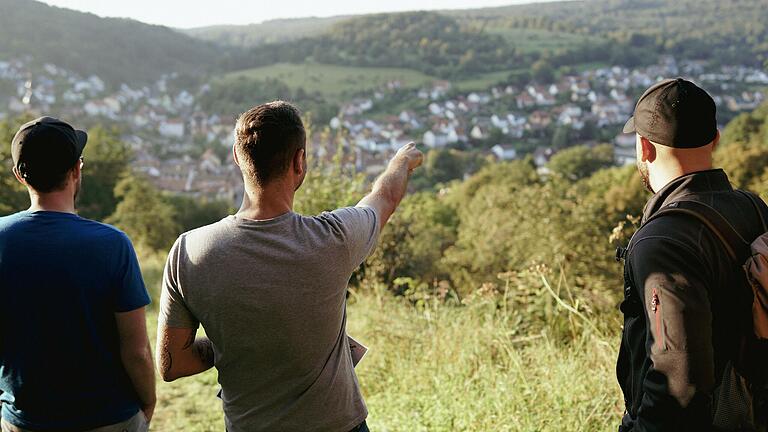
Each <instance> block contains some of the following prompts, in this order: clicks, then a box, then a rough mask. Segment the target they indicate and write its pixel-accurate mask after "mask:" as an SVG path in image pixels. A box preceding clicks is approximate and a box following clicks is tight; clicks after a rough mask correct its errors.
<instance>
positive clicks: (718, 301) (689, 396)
mask: <svg viewBox="0 0 768 432" xmlns="http://www.w3.org/2000/svg"><path fill="white" fill-rule="evenodd" d="M684 200H685V201H688V200H692V201H700V202H703V203H705V204H708V205H709V206H711V207H713V208H714V209H715V210H717V211H718V212H720V213H721V214H722V215H723V216H725V218H726V219H727V220H728V221H729V222H730V223H731V224H732V225H733V226H734V228H736V230H737V231H739V233H740V234H741V235H742V237H744V238H745V239H748V240H749V241H750V242H751V241H752V240H753V239H755V238H757V237H758V236H759V235H760V234H762V223H761V221H760V219H759V217H761V216H762V217H764V218H767V219H768V207H766V206H765V204H764V203H762V201H760V203H761V207H762V209H761V211H762V213H763V214H762V215H759V214H758V212H757V211H756V210H755V207H754V205H753V204H752V202H751V201H750V200H749V198H747V197H745V196H744V195H742V194H741V193H739V192H737V191H735V190H734V189H733V188H732V187H731V185H730V182H729V181H728V177H727V176H726V174H725V172H723V171H722V170H709V171H702V172H697V173H692V174H688V175H685V176H682V177H680V178H678V179H676V180H674V181H672V182H671V183H670V184H668V185H667V186H665V187H664V189H662V190H661V191H659V192H658V193H656V194H655V195H654V196H653V197H652V198H651V200H650V201H649V202H648V204H647V205H646V207H645V210H644V214H643V224H642V225H641V227H640V229H639V230H638V231H637V232H636V233H635V235H634V236H633V237H632V240H631V241H630V244H629V247H628V248H627V250H626V251H625V253H624V254H623V256H624V257H625V261H624V280H625V282H624V301H623V302H622V304H621V311H622V312H623V313H624V331H623V334H622V344H621V350H620V353H619V359H618V364H617V367H616V371H617V375H618V379H619V384H620V385H621V388H622V391H623V392H624V401H625V404H626V413H625V415H624V418H623V420H622V425H621V427H620V428H619V430H620V431H622V432H624V431H627V432H628V431H632V432H640V431H643V432H645V431H665V432H668V431H708V430H711V429H712V410H713V402H712V400H713V395H712V394H713V390H714V389H715V387H716V386H717V385H718V383H719V382H720V379H721V377H722V376H723V372H724V370H725V367H726V365H727V364H728V363H729V361H732V360H734V359H735V357H736V354H737V351H738V348H739V335H741V334H743V333H742V332H743V331H745V330H749V326H750V325H751V301H752V293H751V291H748V289H747V287H745V286H744V285H743V284H740V283H739V282H737V281H736V280H735V278H736V277H737V276H735V275H737V271H736V266H735V264H734V262H733V261H732V259H730V258H729V256H728V255H727V253H726V251H725V249H724V247H723V245H722V243H721V242H720V240H719V239H718V238H717V237H715V235H714V234H713V233H712V232H711V231H710V230H709V229H708V228H707V227H706V226H704V224H702V223H701V222H700V221H698V220H697V219H695V218H694V217H692V216H688V215H678V214H674V215H666V216H662V217H659V218H657V219H654V220H652V221H650V223H647V224H646V223H645V222H646V221H648V220H649V219H650V218H651V217H652V216H653V215H654V214H655V213H656V212H658V211H659V210H660V209H663V208H665V207H667V206H669V205H670V204H671V203H673V202H677V201H684Z"/></svg>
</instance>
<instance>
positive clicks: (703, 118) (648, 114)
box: [624, 78, 717, 148]
mask: <svg viewBox="0 0 768 432" xmlns="http://www.w3.org/2000/svg"><path fill="white" fill-rule="evenodd" d="M716 112H717V109H716V107H715V101H714V100H713V99H712V96H710V95H709V94H708V93H707V92H706V91H704V89H702V88H701V87H698V86H697V85H696V84H694V83H692V82H690V81H687V80H684V79H683V78H675V79H668V80H664V81H661V82H658V83H656V84H654V85H653V86H651V88H649V89H648V90H646V91H645V93H643V95H642V96H640V100H638V101H637V105H636V106H635V113H634V115H633V116H632V117H630V118H629V121H627V124H625V125H624V133H632V132H637V133H638V134H640V135H642V136H644V137H646V138H648V139H649V140H651V141H653V142H655V143H657V144H661V145H664V146H667V147H675V148H697V147H702V146H705V145H707V144H709V143H711V142H712V141H713V140H714V139H715V136H716V135H717V120H716Z"/></svg>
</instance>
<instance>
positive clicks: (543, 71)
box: [531, 59, 555, 84]
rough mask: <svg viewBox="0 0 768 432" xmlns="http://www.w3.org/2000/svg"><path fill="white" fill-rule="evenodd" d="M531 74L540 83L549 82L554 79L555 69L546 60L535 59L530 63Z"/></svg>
mask: <svg viewBox="0 0 768 432" xmlns="http://www.w3.org/2000/svg"><path fill="white" fill-rule="evenodd" d="M531 74H532V75H533V79H534V80H536V82H538V83H540V84H547V83H551V82H553V81H554V80H555V70H554V69H553V68H552V64H551V63H550V62H549V61H547V60H543V59H542V60H537V61H536V62H535V63H534V64H533V65H531Z"/></svg>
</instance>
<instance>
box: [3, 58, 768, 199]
mask: <svg viewBox="0 0 768 432" xmlns="http://www.w3.org/2000/svg"><path fill="white" fill-rule="evenodd" d="M33 69H34V70H39V72H38V73H35V74H34V75H32V74H31V73H30V72H29V71H30V70H33ZM678 75H682V76H686V77H690V78H692V79H693V80H695V81H697V82H699V83H701V84H702V85H703V86H704V87H705V88H706V89H708V90H709V91H710V92H712V93H713V95H714V97H715V101H716V103H717V104H718V107H719V109H720V110H727V111H731V112H739V111H745V110H752V109H754V108H756V107H757V106H758V105H759V104H760V103H761V102H762V101H763V99H764V97H765V96H764V94H763V93H762V91H761V89H762V88H763V87H764V86H768V74H766V73H765V72H764V71H761V70H757V69H753V68H747V67H743V66H728V67H723V68H721V69H720V70H717V71H711V70H706V69H705V67H704V66H703V64H702V63H699V62H679V63H678V62H676V61H675V60H674V59H672V58H665V59H663V60H662V61H661V62H660V63H659V64H657V65H652V66H649V67H642V68H637V69H627V68H622V67H603V68H593V69H589V70H584V71H582V72H579V73H573V74H564V75H563V76H562V77H561V78H560V79H559V80H557V82H552V83H547V84H536V83H530V84H527V85H522V86H512V85H503V86H496V87H493V88H491V89H489V90H488V91H485V92H468V93H463V92H459V91H456V90H454V89H453V88H452V85H451V83H450V82H448V81H435V82H433V83H432V84H431V86H429V87H425V88H418V89H407V86H406V84H407V83H401V82H398V81H394V82H390V83H387V85H385V86H383V87H382V88H380V89H379V90H377V91H375V92H373V94H369V95H360V96H359V97H357V98H355V99H354V100H350V101H347V102H346V103H343V104H342V105H341V107H340V110H339V114H338V115H337V116H336V117H334V118H333V119H332V120H331V121H330V123H329V124H328V127H329V129H330V130H331V131H332V132H336V133H335V134H332V135H336V136H338V137H341V139H342V142H343V144H344V146H345V148H347V149H348V150H349V152H348V153H349V154H350V155H351V158H350V162H351V163H354V166H355V168H356V169H357V170H358V171H360V172H365V173H366V174H368V175H370V176H374V175H376V174H378V173H379V172H381V171H382V170H383V168H384V166H385V164H386V161H387V160H388V159H389V158H390V157H391V156H392V154H393V152H395V151H396V150H397V149H398V148H399V147H400V146H402V145H404V144H405V143H407V142H409V141H417V142H422V143H423V144H424V145H425V146H427V147H429V148H433V149H438V148H445V147H457V148H463V149H469V150H476V151H481V152H484V153H488V154H489V155H493V156H494V157H496V158H498V159H500V160H511V159H515V158H518V157H521V156H523V155H524V154H526V153H531V154H532V155H533V157H534V161H535V163H536V164H537V165H538V166H539V167H540V168H542V169H544V166H545V164H546V162H547V160H548V158H549V157H551V156H552V155H553V154H554V153H555V152H556V150H557V149H556V148H553V146H551V145H550V142H551V140H549V139H541V137H545V138H546V137H547V136H548V135H547V133H549V134H551V131H552V130H553V128H554V129H557V128H564V129H568V130H572V131H576V132H579V131H583V130H584V128H592V129H595V130H596V131H597V132H598V133H596V134H595V133H592V135H598V136H600V137H601V138H602V142H605V141H612V142H613V144H614V147H615V157H616V162H617V164H628V163H633V162H634V154H635V150H634V138H633V137H632V136H625V135H621V134H618V132H619V130H620V128H621V125H623V123H624V122H625V121H626V119H627V117H628V116H629V115H630V114H631V112H632V110H633V107H634V98H636V97H637V94H638V92H640V91H642V89H644V88H646V87H648V86H649V85H651V84H652V83H653V82H655V81H657V80H658V79H660V78H662V77H671V76H678ZM175 79H176V76H175V75H167V76H164V77H163V78H162V79H160V80H159V81H157V82H155V83H154V84H152V85H147V86H140V87H132V86H130V85H129V84H122V85H120V86H119V88H118V89H117V91H110V90H109V89H108V86H107V85H106V84H105V83H104V81H103V80H102V79H100V78H99V77H97V76H90V77H81V76H78V75H77V74H74V73H72V72H70V71H67V70H64V69H62V68H59V67H57V66H56V65H52V64H46V65H44V67H42V68H37V67H36V68H33V67H32V66H31V65H29V64H28V63H27V62H25V61H23V60H16V61H11V62H0V90H1V89H7V91H6V92H5V93H7V94H5V93H3V92H2V91H0V119H2V118H6V117H11V116H15V115H20V114H23V113H30V114H32V115H35V114H43V113H45V114H53V115H56V116H60V117H63V118H66V119H68V120H70V121H72V122H74V123H75V124H82V123H86V124H88V121H89V120H88V119H91V120H90V121H91V122H93V121H94V119H95V120H98V121H101V122H105V123H108V124H115V125H117V126H119V127H120V130H121V131H123V139H124V140H125V142H127V143H129V145H130V146H131V148H132V150H133V151H134V153H135V162H134V164H133V166H134V168H135V169H136V170H137V171H139V172H142V173H145V174H146V175H147V176H148V177H149V178H150V179H151V180H152V181H153V183H154V184H155V185H156V186H157V187H159V188H160V189H163V190H167V191H171V192H176V193H182V194H187V195H191V196H205V197H208V198H213V199H223V200H227V201H231V202H235V201H236V200H237V199H238V197H239V195H240V194H241V189H242V187H241V182H240V178H239V173H238V172H237V171H236V168H235V167H234V164H232V163H231V155H230V148H231V145H232V131H233V127H234V120H235V115H236V113H231V114H230V115H228V116H222V115H220V114H217V113H206V112H203V111H202V109H201V108H200V105H199V103H198V98H199V97H200V95H201V94H204V93H205V92H206V91H208V89H209V87H208V86H207V85H203V86H201V87H200V88H197V89H179V88H178V86H176V85H175ZM396 92H410V93H411V95H410V97H412V99H413V100H415V101H418V103H416V104H413V105H414V106H417V107H418V108H416V109H411V110H402V111H401V112H394V113H389V114H386V115H371V113H374V112H375V110H376V107H377V105H378V104H380V103H382V101H385V100H386V99H387V97H388V95H390V94H393V93H396ZM3 98H5V99H3ZM257 102H260V101H258V100H255V101H254V103H257ZM296 102H297V103H298V104H299V105H300V104H301V101H296ZM328 136H329V134H321V133H316V134H314V136H313V137H312V138H311V139H312V142H311V147H310V149H311V151H312V152H313V153H314V155H315V156H316V157H320V158H324V157H329V156H330V154H331V153H332V152H333V150H332V146H333V145H334V144H333V143H331V142H327V141H329V139H328V138H327V137H328ZM606 137H607V139H606ZM530 142H533V143H535V144H536V145H535V147H531V145H530ZM597 142H598V139H595V138H590V139H587V140H576V141H574V142H568V143H567V145H575V144H593V143H597ZM522 143H529V145H522Z"/></svg>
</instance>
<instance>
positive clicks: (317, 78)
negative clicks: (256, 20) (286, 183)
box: [222, 63, 434, 100]
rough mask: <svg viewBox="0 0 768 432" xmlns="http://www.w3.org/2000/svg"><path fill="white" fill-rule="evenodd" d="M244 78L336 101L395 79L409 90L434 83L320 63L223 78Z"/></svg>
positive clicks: (405, 72)
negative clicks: (275, 82) (276, 82)
mask: <svg viewBox="0 0 768 432" xmlns="http://www.w3.org/2000/svg"><path fill="white" fill-rule="evenodd" d="M241 76H244V77H247V78H252V79H266V78H274V79H279V80H280V81H283V82H284V83H286V84H287V85H288V86H289V87H291V88H299V87H301V88H303V89H304V90H306V91H307V92H310V93H314V92H319V93H321V94H323V95H324V96H325V97H327V98H329V99H332V100H337V99H339V98H342V97H344V96H350V95H354V94H356V93H360V92H363V91H367V90H373V89H376V88H379V87H381V86H382V85H384V84H386V83H387V82H390V81H394V80H400V81H401V82H402V84H403V86H405V87H414V88H415V87H419V86H421V85H423V84H424V83H428V82H430V81H433V80H434V78H432V77H430V76H429V75H425V74H423V73H421V72H417V71H414V70H410V69H398V68H366V67H352V66H334V65H324V64H318V63H305V64H288V63H280V64H275V65H271V66H265V67H260V68H255V69H248V70H244V71H238V72H233V73H230V74H228V75H225V76H224V77H223V78H222V79H225V80H226V79H236V78H238V77H241Z"/></svg>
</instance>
